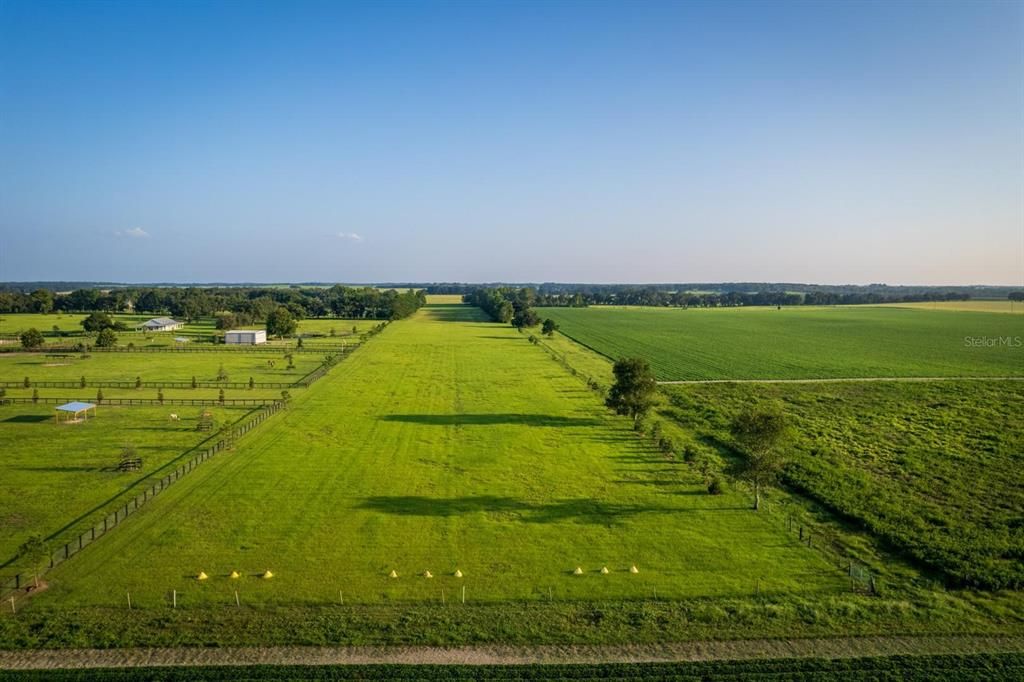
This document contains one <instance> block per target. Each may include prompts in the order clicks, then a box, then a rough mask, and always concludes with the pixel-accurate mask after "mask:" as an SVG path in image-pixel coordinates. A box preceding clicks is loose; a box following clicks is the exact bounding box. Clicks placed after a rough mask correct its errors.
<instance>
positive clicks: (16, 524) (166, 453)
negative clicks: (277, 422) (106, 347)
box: [0, 405, 250, 575]
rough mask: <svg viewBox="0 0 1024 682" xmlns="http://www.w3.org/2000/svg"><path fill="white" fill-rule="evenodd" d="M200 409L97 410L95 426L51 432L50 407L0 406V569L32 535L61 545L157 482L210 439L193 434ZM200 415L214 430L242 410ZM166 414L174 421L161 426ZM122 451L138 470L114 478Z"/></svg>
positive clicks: (7, 570) (88, 423)
mask: <svg viewBox="0 0 1024 682" xmlns="http://www.w3.org/2000/svg"><path fill="white" fill-rule="evenodd" d="M200 409H201V408H198V407H197V408H181V407H153V408H149V407H109V406H103V405H100V406H99V408H98V409H97V414H96V418H95V419H89V420H88V421H86V422H84V423H79V424H60V425H57V424H55V423H54V418H53V415H54V411H53V407H52V406H44V405H6V406H0V444H2V451H3V456H2V457H0V528H2V529H3V532H2V533H0V564H3V563H4V562H6V561H7V560H8V559H10V558H11V557H12V556H13V555H14V554H15V553H16V550H17V548H18V546H19V545H20V544H21V543H22V542H23V541H24V540H25V538H26V537H27V536H29V535H30V534H32V533H39V534H42V535H43V536H46V537H50V538H51V539H52V542H51V544H54V545H56V544H59V542H60V541H61V540H62V541H64V542H66V541H67V540H68V539H70V538H71V537H72V536H77V533H78V532H81V531H83V530H85V529H87V528H89V527H90V526H91V525H92V524H93V523H95V522H96V520H97V519H102V517H103V516H104V510H109V509H111V508H113V507H115V506H117V502H116V500H117V498H118V497H119V496H121V495H126V494H128V492H129V491H141V489H142V488H143V487H145V485H146V483H145V482H146V481H148V480H155V479H156V478H159V477H160V476H162V475H163V474H162V473H160V472H161V469H162V468H163V467H165V466H166V465H167V464H169V463H170V462H172V461H174V460H175V459H177V458H178V457H179V456H181V455H182V453H184V452H185V451H186V450H189V449H190V448H192V447H193V446H195V445H196V444H198V443H199V442H201V441H202V440H204V439H206V438H207V437H209V436H210V435H211V434H209V433H201V432H197V431H196V429H195V427H196V422H197V419H198V416H199V412H200ZM208 409H209V410H210V411H211V412H212V413H213V415H214V419H215V421H216V424H217V426H218V427H219V426H223V425H225V424H228V423H232V422H235V421H237V420H238V419H241V418H242V417H244V416H245V415H246V414H248V413H249V411H250V410H249V409H243V408H227V407H211V408H208ZM172 412H177V413H179V417H180V421H177V422H172V421H170V420H169V415H170V414H171V413H172ZM126 444H129V445H131V446H133V447H134V448H135V450H136V452H137V455H138V456H139V457H141V458H142V460H143V468H142V471H138V472H118V471H116V466H117V463H118V461H119V458H120V455H121V451H122V449H123V448H124V446H125V445H126ZM131 494H134V492H132V493H131ZM15 568H16V566H7V567H4V568H3V569H0V574H3V575H7V574H9V573H10V574H13V573H16V572H17V570H15Z"/></svg>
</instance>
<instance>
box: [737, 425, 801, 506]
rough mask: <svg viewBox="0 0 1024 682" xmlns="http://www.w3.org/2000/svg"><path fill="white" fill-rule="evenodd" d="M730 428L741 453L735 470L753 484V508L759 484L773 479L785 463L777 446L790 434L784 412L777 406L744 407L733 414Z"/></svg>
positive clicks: (757, 501)
mask: <svg viewBox="0 0 1024 682" xmlns="http://www.w3.org/2000/svg"><path fill="white" fill-rule="evenodd" d="M729 430H730V432H731V433H732V437H733V440H734V441H735V442H736V445H737V446H739V449H740V451H741V452H742V453H743V455H744V459H743V461H741V462H739V463H738V464H737V465H736V466H735V467H734V473H735V475H736V477H737V478H739V479H741V480H745V481H747V482H748V483H750V484H751V485H752V486H753V487H754V509H755V510H757V509H760V507H761V488H762V487H764V486H766V485H770V484H771V483H773V482H775V481H776V480H777V479H778V477H779V473H780V472H781V471H782V467H783V465H784V464H785V461H784V460H783V457H782V453H781V451H780V450H781V446H782V444H783V443H784V442H785V441H786V440H787V439H788V438H789V424H788V422H787V420H786V416H785V414H784V413H783V412H782V410H781V409H779V408H776V407H773V408H769V409H764V408H762V409H747V410H744V411H743V412H740V413H739V414H738V415H736V417H734V418H733V420H732V425H731V426H730V429H729Z"/></svg>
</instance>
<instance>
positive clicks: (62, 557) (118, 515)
mask: <svg viewBox="0 0 1024 682" xmlns="http://www.w3.org/2000/svg"><path fill="white" fill-rule="evenodd" d="M285 406H286V403H285V402H284V401H276V402H273V403H272V404H270V405H267V406H266V407H264V409H262V410H261V411H260V412H259V413H258V414H256V415H254V416H253V418H252V419H250V420H248V421H247V422H245V423H244V424H239V425H236V426H233V427H231V428H229V429H226V430H225V431H223V432H222V433H221V434H220V438H218V440H217V442H216V443H214V444H213V445H211V446H209V447H207V448H204V449H203V450H201V451H199V452H198V453H196V455H194V456H193V457H192V458H191V459H189V460H188V461H187V462H185V463H184V464H180V465H178V466H176V467H175V468H174V471H172V472H170V473H168V474H166V475H165V476H163V477H161V478H160V479H159V480H158V481H156V482H155V483H153V484H152V485H150V487H148V488H146V489H145V490H143V491H142V492H141V493H138V494H136V495H135V497H133V498H131V499H130V500H128V501H126V502H125V503H124V504H123V506H119V507H118V508H116V509H114V511H113V512H111V513H108V514H107V515H106V516H104V517H103V519H102V521H101V522H99V523H97V524H95V525H93V526H92V528H90V529H89V530H87V531H85V532H83V533H80V534H79V535H78V537H77V538H75V539H73V540H71V541H70V542H66V543H64V544H63V545H62V546H60V547H59V548H58V549H57V551H55V552H53V553H51V554H50V555H49V557H47V560H46V561H47V563H46V565H43V566H41V567H40V570H39V571H38V572H36V573H18V574H16V575H14V576H12V577H10V578H7V579H5V580H4V581H3V582H0V595H2V596H3V598H6V597H8V596H9V595H11V594H12V593H14V592H19V591H20V590H22V589H24V588H25V587H26V586H28V585H29V581H31V580H32V579H33V578H34V577H35V576H36V575H42V574H43V573H45V572H46V571H48V570H50V569H52V568H54V567H55V566H59V565H60V564H62V563H64V562H65V561H67V560H68V559H70V558H71V557H73V556H74V555H76V554H78V553H79V552H81V551H82V550H83V549H85V548H86V547H88V546H89V545H91V544H92V543H93V542H95V541H96V540H98V539H100V538H101V537H103V536H104V535H106V534H107V533H109V532H110V531H111V530H113V529H114V528H116V527H117V526H118V525H119V524H121V523H122V522H123V521H124V520H125V519H127V518H128V517H129V516H131V515H132V514H134V513H135V512H136V511H138V510H139V508H141V507H142V506H143V505H144V504H146V503H147V502H148V501H149V500H151V499H153V498H154V497H156V496H157V495H159V494H160V493H161V492H163V491H164V490H166V489H167V488H168V487H170V486H171V485H172V484H174V483H175V482H177V481H179V480H180V479H181V478H182V477H183V476H186V475H188V474H189V473H191V472H192V471H194V470H195V469H196V468H197V467H198V466H199V465H200V464H202V463H203V462H205V461H206V460H208V459H210V458H211V457H213V456H214V455H216V454H217V453H219V452H222V451H223V450H226V449H228V448H230V447H231V446H232V445H234V443H235V441H236V440H238V439H239V438H241V437H242V436H244V435H245V434H247V433H249V432H250V431H251V430H253V429H254V428H256V427H257V426H259V425H260V424H261V423H263V422H264V421H265V420H266V419H268V418H269V417H271V416H272V415H274V414H276V413H278V412H280V411H281V410H283V409H284V408H285Z"/></svg>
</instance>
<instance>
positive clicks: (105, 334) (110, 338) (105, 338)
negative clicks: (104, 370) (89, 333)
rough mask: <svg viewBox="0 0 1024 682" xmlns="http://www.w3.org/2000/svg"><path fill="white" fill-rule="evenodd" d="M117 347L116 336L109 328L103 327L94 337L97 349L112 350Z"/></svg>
mask: <svg viewBox="0 0 1024 682" xmlns="http://www.w3.org/2000/svg"><path fill="white" fill-rule="evenodd" d="M116 345H117V334H115V333H114V330H113V329H111V328H110V327H104V328H103V329H102V330H100V333H99V334H98V335H97V336H96V347H97V348H113V347H114V346H116Z"/></svg>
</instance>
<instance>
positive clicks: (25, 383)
mask: <svg viewBox="0 0 1024 682" xmlns="http://www.w3.org/2000/svg"><path fill="white" fill-rule="evenodd" d="M21 385H22V387H24V388H31V387H32V380H31V379H29V378H28V377H25V380H24V381H22V382H21Z"/></svg>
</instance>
